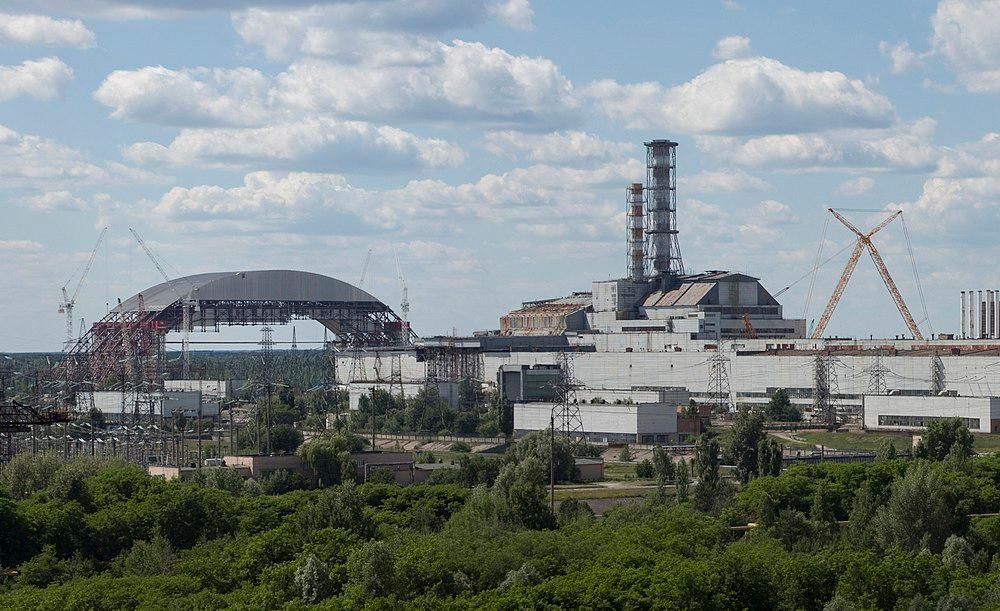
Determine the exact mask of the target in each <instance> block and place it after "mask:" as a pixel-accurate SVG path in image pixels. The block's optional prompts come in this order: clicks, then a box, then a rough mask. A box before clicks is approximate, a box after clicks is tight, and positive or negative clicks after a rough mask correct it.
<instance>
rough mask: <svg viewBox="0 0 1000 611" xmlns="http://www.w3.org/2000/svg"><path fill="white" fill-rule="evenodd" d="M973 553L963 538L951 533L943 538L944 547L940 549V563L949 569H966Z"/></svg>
mask: <svg viewBox="0 0 1000 611" xmlns="http://www.w3.org/2000/svg"><path fill="white" fill-rule="evenodd" d="M974 553H975V552H974V550H973V549H972V546H971V545H969V542H968V541H966V540H965V538H963V537H959V536H958V535H951V536H950V537H948V538H947V539H945V542H944V549H942V550H941V563H942V564H944V565H945V566H946V567H948V568H951V569H958V568H964V569H968V568H969V562H970V561H971V560H972V556H973V554H974Z"/></svg>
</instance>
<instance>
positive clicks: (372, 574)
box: [347, 541, 396, 598]
mask: <svg viewBox="0 0 1000 611" xmlns="http://www.w3.org/2000/svg"><path fill="white" fill-rule="evenodd" d="M347 573H348V576H349V578H350V585H349V587H350V588H352V589H353V590H355V592H356V594H357V595H359V596H360V597H361V598H367V597H379V596H386V595H388V594H391V593H392V592H393V590H394V589H395V581H396V556H395V554H394V553H393V550H392V548H391V547H389V544H388V543H386V542H384V541H369V542H367V543H365V544H364V545H362V546H361V547H359V548H358V549H356V550H355V551H354V552H353V553H352V554H351V557H350V560H348V563H347Z"/></svg>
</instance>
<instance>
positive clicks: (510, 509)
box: [493, 457, 554, 529]
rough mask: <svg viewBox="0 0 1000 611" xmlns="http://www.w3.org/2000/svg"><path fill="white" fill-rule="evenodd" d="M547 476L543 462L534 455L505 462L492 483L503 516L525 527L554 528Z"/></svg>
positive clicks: (512, 522) (510, 521) (506, 519)
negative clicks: (547, 496) (508, 462)
mask: <svg viewBox="0 0 1000 611" xmlns="http://www.w3.org/2000/svg"><path fill="white" fill-rule="evenodd" d="M547 475H548V473H547V470H546V469H545V465H544V463H542V461H540V460H538V459H537V458H535V457H529V458H526V459H525V460H523V461H521V462H519V463H510V464H506V465H504V466H503V467H502V468H501V469H500V474H499V475H497V479H496V482H494V484H493V493H494V494H495V496H496V497H497V499H498V500H499V501H500V511H501V517H502V518H503V519H504V520H505V521H507V522H508V523H510V524H514V525H517V526H523V527H525V528H531V529H540V528H549V527H551V526H552V524H553V521H554V516H553V515H552V512H551V511H550V509H549V505H548V503H546V502H545V482H546V480H547Z"/></svg>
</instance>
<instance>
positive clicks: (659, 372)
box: [0, 139, 1000, 458]
mask: <svg viewBox="0 0 1000 611" xmlns="http://www.w3.org/2000/svg"><path fill="white" fill-rule="evenodd" d="M637 148H638V147H637ZM677 148H678V144H677V143H676V142H673V141H671V140H666V139H659V140H651V141H648V142H645V160H646V176H645V179H644V180H642V177H638V176H637V177H636V178H635V179H634V181H633V182H630V183H629V184H627V185H624V187H625V189H624V190H625V193H624V195H625V197H624V200H625V201H624V212H625V214H624V219H625V228H624V229H625V232H624V233H625V249H624V250H625V258H624V261H623V265H622V271H623V273H622V276H621V277H620V278H618V279H611V280H596V281H594V282H592V284H591V286H590V287H581V289H586V288H589V290H579V291H575V292H572V293H571V294H569V295H553V296H551V298H546V299H539V300H533V301H526V302H524V303H522V304H521V306H520V307H518V308H516V309H514V310H512V311H510V312H508V313H506V314H504V315H503V316H501V317H500V320H499V321H498V325H497V328H496V329H493V330H486V331H481V332H476V333H474V334H472V335H470V336H467V337H456V336H439V337H420V336H419V335H418V334H417V333H415V332H414V331H413V330H411V326H410V321H409V320H408V318H409V316H408V313H409V303H408V300H407V298H406V296H405V295H406V289H405V284H404V283H403V282H402V276H401V274H400V282H401V288H402V292H403V295H404V297H403V300H402V304H401V305H400V307H399V314H397V313H396V312H394V311H393V309H392V308H391V307H389V306H388V305H386V304H385V303H384V302H383V301H381V300H379V299H378V298H377V297H376V296H374V295H372V294H370V293H368V292H366V291H364V290H362V289H361V288H358V287H357V286H354V285H352V284H349V283H347V282H344V281H342V280H338V279H334V278H329V277H326V276H322V275H319V274H313V273H308V272H302V271H295V270H244V271H239V270H235V271H221V272H214V273H207V274H198V275H193V276H187V277H182V278H170V277H169V276H168V275H167V274H166V272H165V271H164V270H163V267H162V266H161V265H160V264H159V262H158V261H157V259H156V257H155V256H154V255H153V253H152V252H151V251H150V250H149V248H148V247H147V246H146V244H145V242H144V241H143V240H142V238H141V237H140V236H139V235H138V234H137V233H135V232H134V231H133V235H134V237H135V239H136V240H137V241H138V243H139V244H140V245H141V246H142V247H143V249H144V250H145V252H146V254H147V255H148V256H149V258H150V259H151V260H152V262H153V263H154V264H155V265H156V267H157V269H158V270H159V271H160V273H161V275H162V276H163V279H164V282H162V283H160V284H158V285H156V286H153V287H150V288H147V289H145V290H142V291H140V292H138V293H136V294H135V295H134V296H133V297H131V298H129V299H126V300H124V301H122V302H121V303H120V304H119V305H118V306H117V307H115V308H114V309H112V310H111V311H110V312H109V313H108V314H107V315H106V316H104V317H103V318H102V319H101V320H99V321H98V322H97V323H94V324H93V325H91V326H90V328H89V329H81V332H80V334H79V336H78V337H73V324H72V320H73V319H72V308H73V304H74V302H75V299H76V293H78V292H79V285H78V286H77V288H76V291H75V292H73V294H72V296H71V295H70V291H68V290H66V288H65V287H64V290H63V301H62V302H61V304H60V312H64V313H66V315H67V338H66V339H67V341H66V349H65V351H64V355H63V356H62V357H60V358H57V359H56V361H55V362H54V363H53V365H52V367H51V371H49V372H48V373H47V376H48V378H49V379H48V380H47V381H46V382H45V383H46V384H48V385H49V387H50V388H52V389H55V390H52V391H49V392H39V395H38V396H39V397H43V399H42V400H40V401H37V402H36V404H35V405H30V404H27V403H26V402H24V401H22V402H20V403H18V402H16V401H15V402H14V403H10V404H5V406H4V410H3V412H2V413H0V440H3V441H4V443H5V444H6V446H5V447H6V450H4V451H3V452H0V454H4V455H8V456H9V455H10V454H11V453H12V452H13V450H12V449H11V448H12V447H13V446H14V445H16V444H15V443H14V442H15V441H17V443H21V444H22V445H23V443H24V439H25V437H24V434H25V433H26V431H29V430H36V429H37V427H51V426H53V425H56V426H58V425H60V423H66V422H68V421H69V420H71V419H72V414H80V413H88V412H92V411H93V410H97V411H100V412H105V413H107V414H111V415H114V416H115V417H117V418H120V419H125V418H126V417H128V418H130V419H131V421H133V422H143V421H146V422H154V421H156V418H157V415H158V416H159V419H160V422H161V423H162V420H163V413H164V412H172V411H176V410H180V411H184V410H187V411H188V412H193V410H194V409H195V408H192V407H184V406H190V405H197V406H198V407H197V415H198V416H199V417H201V416H204V415H205V414H206V412H207V413H210V414H216V415H217V416H218V417H219V418H220V422H221V418H223V417H224V414H225V412H226V409H225V406H226V405H227V402H231V401H232V400H231V399H230V398H229V395H227V394H225V393H223V394H219V393H216V395H218V396H216V395H211V396H208V395H205V396H202V395H201V394H199V395H198V396H197V397H194V396H193V395H192V396H183V397H182V396H181V395H180V394H171V393H181V392H187V393H191V392H199V393H201V391H202V390H201V389H203V383H204V381H203V380H192V379H191V378H192V377H193V376H192V372H191V367H190V344H191V342H190V337H191V334H192V333H195V332H211V331H218V330H219V329H220V327H223V326H246V325H252V326H261V327H262V328H261V341H260V346H259V355H258V357H256V358H257V359H258V361H257V365H258V367H257V368H258V369H259V372H258V373H255V376H254V377H255V379H254V380H252V385H253V386H254V388H255V389H256V390H255V392H257V393H258V394H259V393H260V392H266V393H268V394H270V393H272V392H274V390H275V388H276V381H275V379H274V378H273V370H272V368H271V363H272V362H273V346H274V341H273V337H272V332H273V329H272V327H273V326H275V325H285V324H288V323H290V322H292V321H295V320H301V319H308V320H315V321H317V322H319V323H320V324H322V325H323V327H324V329H325V332H326V333H328V334H330V335H331V336H332V337H330V338H329V339H328V340H325V341H324V345H323V355H324V359H325V360H326V361H327V362H328V364H329V369H328V373H327V374H326V375H325V377H324V380H323V387H324V388H329V389H339V390H341V391H346V392H347V394H348V395H349V406H350V408H351V409H357V408H358V407H359V405H360V403H361V400H362V398H363V397H364V396H366V395H371V394H372V393H374V391H376V390H384V391H386V392H387V393H389V394H390V395H393V396H398V397H401V398H403V399H406V398H411V397H415V396H417V395H418V394H420V393H421V391H427V390H428V389H432V390H433V391H434V393H436V395H437V396H439V397H440V398H441V399H442V400H443V401H445V402H448V403H450V404H453V405H457V404H458V402H459V400H460V392H461V391H460V386H461V385H462V384H463V383H466V384H467V383H469V382H471V383H473V384H476V385H479V386H480V387H481V388H483V389H487V390H491V391H493V392H495V393H496V395H497V397H498V399H499V401H500V403H501V404H503V405H504V406H506V407H505V409H504V410H503V413H504V414H507V416H505V418H507V421H505V422H504V424H503V429H504V431H505V432H506V433H508V434H510V433H513V434H521V433H524V432H527V431H530V430H536V429H538V428H544V426H543V425H546V422H547V418H548V422H551V423H552V424H553V425H555V426H556V427H557V428H559V429H560V430H563V431H566V432H575V433H580V434H584V435H586V436H587V437H589V438H590V439H591V440H592V441H595V442H598V443H601V442H607V443H612V442H615V441H622V440H626V441H628V440H631V441H633V442H636V443H667V442H678V441H680V440H681V439H682V438H683V436H684V430H682V429H683V427H684V426H686V425H685V424H683V423H681V422H680V421H679V420H678V417H677V413H678V406H682V405H688V404H690V403H691V402H693V403H694V404H695V405H696V406H700V407H702V408H706V409H708V410H709V411H711V412H713V413H715V414H720V415H725V414H729V413H732V412H734V411H735V410H737V409H738V408H740V407H743V406H760V405H763V404H765V403H767V402H768V401H770V400H771V398H772V397H773V396H774V395H775V393H776V392H777V391H778V390H783V391H784V392H785V393H786V394H787V395H788V397H789V398H790V400H791V402H792V403H793V404H794V405H795V406H797V407H798V408H799V409H800V410H801V412H802V414H803V415H804V417H805V419H806V420H808V421H811V422H813V423H817V424H819V425H822V426H824V427H829V428H836V427H840V426H852V427H864V428H872V429H890V430H896V429H899V430H910V429H914V428H920V427H922V426H925V425H926V424H927V423H928V422H930V421H932V420H934V419H936V418H943V417H954V416H957V417H960V418H962V419H963V421H964V422H965V423H966V425H967V426H968V427H969V428H970V429H971V430H973V431H979V432H997V431H1000V400H997V399H996V398H995V397H994V395H995V394H998V393H1000V367H997V366H996V365H997V362H998V357H1000V337H998V336H1000V320H998V317H1000V291H998V290H992V289H986V290H969V291H962V292H961V295H960V303H961V316H960V325H959V326H960V329H959V332H958V333H944V334H937V335H934V334H933V333H932V332H931V331H930V329H929V325H928V324H927V316H926V307H922V309H923V314H924V316H923V318H922V319H921V320H920V321H919V322H917V321H916V320H915V318H914V316H913V315H912V313H911V311H910V309H909V307H908V305H907V303H906V301H905V300H904V298H903V296H902V294H901V293H900V291H899V290H898V288H897V286H896V283H895V281H894V280H893V278H892V275H891V273H890V270H889V268H888V266H887V264H886V262H885V260H884V259H883V257H882V256H881V254H880V253H879V250H878V248H877V246H876V243H875V239H876V237H877V235H878V234H879V232H880V231H882V230H883V229H885V228H886V227H887V226H888V225H890V224H891V223H894V222H898V223H902V224H903V228H904V230H905V222H904V220H903V218H902V213H901V212H899V211H895V212H889V211H887V212H886V213H885V214H884V215H883V218H882V220H881V222H880V223H879V224H878V225H876V226H875V227H873V228H871V229H867V230H866V229H864V228H859V227H857V226H856V225H855V224H854V222H852V221H851V220H849V219H848V218H846V217H845V216H844V215H843V214H841V211H838V210H836V209H830V211H829V212H830V213H831V215H832V218H834V219H836V221H837V222H839V223H840V224H842V225H843V226H844V227H846V228H847V229H848V230H849V231H851V232H852V234H853V235H854V236H855V239H856V241H855V244H854V248H853V251H852V252H851V254H850V256H849V258H848V261H847V264H846V266H845V267H844V269H843V272H842V273H841V275H840V278H839V281H838V283H837V285H836V287H835V288H834V290H833V292H832V294H831V295H830V296H829V299H828V301H827V302H826V306H825V308H824V310H823V314H822V316H821V317H820V319H819V321H818V322H817V324H815V325H813V326H812V327H811V328H807V321H806V320H805V319H801V318H788V317H786V316H785V311H784V309H783V307H782V304H781V302H780V301H779V298H780V297H781V295H782V294H783V293H784V292H785V291H787V290H788V288H790V286H789V287H784V288H782V289H781V290H779V291H777V292H775V293H772V292H771V291H769V290H768V289H767V288H766V287H765V283H764V282H762V280H761V279H760V278H756V277H753V276H750V275H747V274H743V273H737V272H733V271H726V270H719V269H706V270H704V271H692V270H691V269H690V268H689V267H687V266H686V265H685V262H684V259H683V257H682V254H681V244H682V242H683V231H682V228H681V227H680V225H679V224H678V220H677V219H678V215H677V212H678V199H677V196H678V193H677ZM682 216H683V215H682ZM904 234H905V235H906V236H907V245H908V246H909V242H908V240H909V237H908V232H906V231H904ZM102 238H103V234H102ZM98 245H100V240H99V241H98ZM909 251H910V253H911V263H912V264H913V266H914V275H915V276H917V274H916V265H915V262H913V261H912V248H909ZM95 252H96V247H95ZM866 253H867V255H868V256H869V258H870V259H871V261H872V263H873V264H874V266H875V268H876V270H877V271H878V273H879V275H880V277H881V279H882V281H883V283H884V284H885V287H886V290H887V292H888V297H889V298H890V299H891V300H892V302H893V303H894V305H895V306H896V308H897V309H898V311H899V313H900V316H901V317H902V319H903V321H904V323H905V324H906V327H907V329H908V330H909V334H908V335H907V336H897V337H895V338H891V339H889V338H874V337H873V338H870V339H853V338H829V337H824V333H825V329H826V326H827V323H828V322H829V321H830V320H831V318H832V317H833V315H834V313H835V311H836V308H837V306H838V304H839V302H840V298H841V296H842V295H843V293H844V289H845V287H846V286H847V284H848V282H849V281H850V278H851V276H852V274H853V272H854V270H855V269H856V267H857V265H858V264H859V261H860V259H861V258H862V255H864V254H866ZM831 259H832V257H831ZM817 261H819V256H818V254H817ZM92 262H93V254H92V255H91V258H90V261H89V262H88V263H87V267H86V268H85V269H84V272H83V275H82V276H81V278H80V284H82V283H83V280H84V279H85V277H86V274H87V271H89V267H90V264H91V263H92ZM366 267H367V262H366ZM817 269H818V267H817V266H815V265H814V266H813V268H812V269H811V270H807V273H806V274H805V275H803V277H802V278H800V279H799V280H797V281H796V282H799V281H802V280H803V279H806V278H809V277H810V276H811V275H812V277H813V278H814V274H815V272H816V270H817ZM363 275H364V274H362V276H363ZM917 287H918V290H919V278H918V284H917ZM918 292H920V300H921V306H923V303H922V302H923V296H922V290H919V291H918ZM921 325H924V326H925V328H926V333H925V331H924V330H922V329H921ZM170 333H174V334H175V337H176V335H178V334H179V335H180V336H181V338H182V340H181V342H180V344H181V354H180V356H179V357H178V358H179V359H180V361H181V363H180V367H179V372H177V373H179V375H176V373H175V374H171V373H169V371H171V370H177V369H178V368H177V367H174V368H171V367H170V366H169V365H168V360H169V359H168V358H167V356H166V343H167V336H168V334H170ZM925 335H926V337H925ZM293 348H294V340H293ZM231 382H233V381H219V384H222V385H229V384H230V383H231ZM195 387H196V388H197V389H198V390H192V389H193V388H195ZM220 387H221V386H220ZM225 387H227V388H228V387H229V386H225ZM994 389H996V390H994ZM104 393H112V394H110V395H108V394H104ZM42 404H44V405H42ZM255 420H256V421H257V422H260V420H261V417H260V416H259V415H258V416H256V417H255ZM264 420H265V421H266V422H270V417H269V416H267V417H266V418H264ZM232 421H233V414H232V409H230V410H229V422H230V426H231V424H232ZM63 426H66V425H65V424H63ZM18 435H21V437H18ZM65 436H66V435H65V432H64V437H65ZM221 438H222V435H219V440H220V444H221ZM31 439H32V440H36V439H37V438H35V437H31ZM260 439H261V435H260V433H258V435H257V440H258V441H257V443H258V445H259V444H260V443H261V442H260ZM18 440H19V441H18ZM267 440H268V441H267V443H270V437H269V434H268V436H267ZM67 443H68V442H67ZM160 443H161V445H162V443H163V441H162V439H161V440H160ZM92 444H93V441H92ZM161 449H162V448H161ZM258 449H261V448H258ZM0 458H2V457H0Z"/></svg>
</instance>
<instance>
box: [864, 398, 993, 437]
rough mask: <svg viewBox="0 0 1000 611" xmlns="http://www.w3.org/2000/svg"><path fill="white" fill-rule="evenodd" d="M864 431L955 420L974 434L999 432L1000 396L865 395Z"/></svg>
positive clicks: (924, 426) (918, 428)
mask: <svg viewBox="0 0 1000 611" xmlns="http://www.w3.org/2000/svg"><path fill="white" fill-rule="evenodd" d="M864 412H865V428H868V429H872V430H881V431H912V430H920V429H923V428H926V427H927V425H929V424H930V423H931V422H934V421H935V420H943V419H945V418H958V419H960V420H961V421H962V424H964V425H965V426H967V427H968V428H969V430H970V431H972V432H974V433H1000V397H960V396H923V397H919V396H917V397H912V396H893V395H888V396H887V395H865V397H864Z"/></svg>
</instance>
